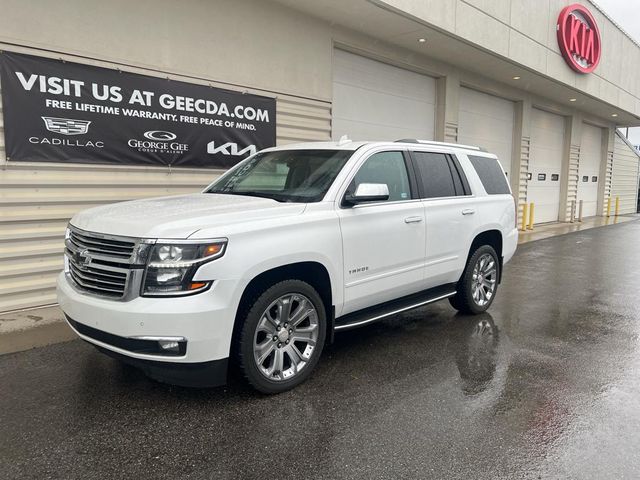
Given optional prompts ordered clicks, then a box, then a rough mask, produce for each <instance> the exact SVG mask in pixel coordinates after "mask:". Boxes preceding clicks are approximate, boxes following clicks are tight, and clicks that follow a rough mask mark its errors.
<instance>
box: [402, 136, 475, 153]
mask: <svg viewBox="0 0 640 480" xmlns="http://www.w3.org/2000/svg"><path fill="white" fill-rule="evenodd" d="M395 143H420V144H424V145H436V146H441V147H457V148H464V149H467V150H478V151H479V152H486V150H485V149H484V148H482V147H478V146H476V145H462V144H460V143H447V142H435V141H433V140H418V139H415V138H402V139H400V140H396V141H395Z"/></svg>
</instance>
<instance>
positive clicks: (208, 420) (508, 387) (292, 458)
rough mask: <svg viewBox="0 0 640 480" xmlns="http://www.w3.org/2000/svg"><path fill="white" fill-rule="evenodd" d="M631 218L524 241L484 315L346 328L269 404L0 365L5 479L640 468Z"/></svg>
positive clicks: (64, 348)
mask: <svg viewBox="0 0 640 480" xmlns="http://www.w3.org/2000/svg"><path fill="white" fill-rule="evenodd" d="M639 273H640V221H636V222H629V223H625V224H622V225H616V226H611V227H606V228H597V229H592V230H588V231H583V232H579V233H573V234H568V235H564V236H561V237H556V238H551V239H546V240H541V241H537V242H532V243H529V244H526V245H524V246H521V247H520V248H519V250H518V252H517V254H516V256H515V257H514V259H513V261H512V262H511V263H510V264H509V265H508V266H507V268H506V270H505V274H504V281H503V284H502V285H501V286H500V289H499V291H498V296H497V298H496V302H495V303H494V304H493V306H492V308H491V309H490V310H489V313H488V314H484V315H482V316H477V317H470V316H461V315H456V314H455V311H454V310H453V309H452V308H451V307H450V306H449V304H448V303H447V302H446V301H445V302H441V303H439V304H435V305H431V306H428V307H426V308H422V309H419V310H415V311H413V312H411V313H409V314H405V315H401V316H398V317H395V318H392V319H389V320H386V321H383V322H381V323H378V324H375V325H372V326H369V327H366V328H362V329H360V330H354V331H351V332H345V333H342V334H339V335H338V336H337V338H336V342H335V344H334V345H332V346H330V347H328V348H327V349H326V350H325V352H324V354H323V359H322V361H321V363H320V365H319V366H318V368H317V371H316V372H315V374H314V375H313V376H312V378H311V379H310V380H309V381H308V382H306V383H305V384H303V385H301V386H300V387H298V388H297V389H295V390H293V391H291V392H287V393H284V394H281V395H278V396H271V397H269V396H262V395H259V394H256V393H254V392H252V391H251V390H249V389H247V388H244V387H243V386H242V385H239V384H238V383H237V382H232V383H231V384H230V385H229V386H227V387H225V388H218V389H210V390H191V389H183V388H177V387H172V386H167V385H163V384H160V383H156V382H154V381H152V380H149V379H147V378H146V377H145V376H144V375H143V374H141V373H140V372H138V371H137V370H135V369H133V368H131V367H126V366H123V365H120V364H119V363H117V362H116V361H115V360H112V359H111V358H108V357H106V356H104V355H101V354H99V353H98V352H97V351H96V350H95V349H93V348H92V347H91V346H90V345H88V344H85V343H83V342H81V341H72V342H68V343H63V344H58V345H54V346H50V347H45V348H40V349H35V350H31V351H28V352H23V353H17V354H10V355H5V356H2V357H0V478H2V479H4V478H7V479H18V478H20V479H27V478H34V479H44V478H54V479H93V478H96V479H107V478H137V479H146V478H153V479H161V478H184V479H236V478H237V479H250V478H262V479H264V478H301V479H302V478H305V479H316V478H318V479H319V478H323V479H324V478H326V479H338V478H362V479H369V478H393V479H398V478H439V479H440V478H447V479H448V478H472V479H481V478H491V479H500V478H504V479H513V478H534V479H537V478H575V479H589V478H594V479H602V478H616V479H617V478H630V479H631V478H640V379H639V378H638V375H639V374H640V336H639V334H640V306H639V305H638V302H637V297H638V293H640V274H639Z"/></svg>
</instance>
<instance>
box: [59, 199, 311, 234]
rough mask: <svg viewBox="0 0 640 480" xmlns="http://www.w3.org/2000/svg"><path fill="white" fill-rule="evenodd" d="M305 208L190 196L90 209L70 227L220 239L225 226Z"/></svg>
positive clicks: (274, 202)
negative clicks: (214, 232)
mask: <svg viewBox="0 0 640 480" xmlns="http://www.w3.org/2000/svg"><path fill="white" fill-rule="evenodd" d="M305 206H306V204H302V203H280V202H277V201H275V200H271V199H268V198H258V197H245V196H240V195H220V194H213V193H194V194H189V195H176V196H171V197H160V198H149V199H144V200H133V201H130V202H121V203H115V204H112V205H103V206H100V207H95V208H90V209H88V210H84V211H82V212H80V213H78V214H76V215H75V216H74V217H73V218H72V219H71V224H72V225H74V226H76V227H78V228H81V229H83V230H87V231H89V232H99V233H107V234H112V235H123V236H129V237H146V238H178V239H185V238H187V237H189V236H190V235H193V234H194V233H195V232H196V231H198V230H200V229H202V228H213V229H217V228H218V227H219V228H220V236H223V235H224V230H223V229H224V227H225V226H227V225H232V224H235V223H241V222H250V221H252V220H258V219H259V220H265V219H268V218H276V217H283V216H289V215H299V214H301V213H302V212H303V211H304V209H305Z"/></svg>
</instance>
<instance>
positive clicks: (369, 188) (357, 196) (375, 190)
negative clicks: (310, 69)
mask: <svg viewBox="0 0 640 480" xmlns="http://www.w3.org/2000/svg"><path fill="white" fill-rule="evenodd" d="M387 200H389V187H388V186H387V184H386V183H361V184H360V185H358V186H357V187H356V191H355V193H353V194H349V193H347V195H346V196H345V202H346V203H347V204H351V205H357V204H358V203H367V202H386V201H387Z"/></svg>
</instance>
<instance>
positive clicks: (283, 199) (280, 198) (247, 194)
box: [207, 190, 289, 203]
mask: <svg viewBox="0 0 640 480" xmlns="http://www.w3.org/2000/svg"><path fill="white" fill-rule="evenodd" d="M207 193H217V194H219V195H242V196H244V197H260V198H268V199H270V200H275V201H276V202H280V203H284V202H287V201H289V198H288V197H286V196H284V195H278V194H273V193H262V192H238V191H228V192H225V191H216V190H213V191H211V190H210V191H208V192H207Z"/></svg>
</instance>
